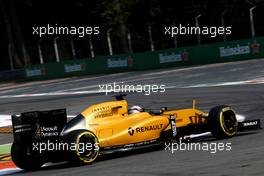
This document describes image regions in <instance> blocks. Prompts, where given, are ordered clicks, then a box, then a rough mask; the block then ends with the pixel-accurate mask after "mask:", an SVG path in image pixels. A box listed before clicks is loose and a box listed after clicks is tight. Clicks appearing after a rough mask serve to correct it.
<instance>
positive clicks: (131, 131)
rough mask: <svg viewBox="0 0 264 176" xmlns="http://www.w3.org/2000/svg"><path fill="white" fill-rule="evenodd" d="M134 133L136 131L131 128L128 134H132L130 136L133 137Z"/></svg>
mask: <svg viewBox="0 0 264 176" xmlns="http://www.w3.org/2000/svg"><path fill="white" fill-rule="evenodd" d="M134 131H135V130H134V129H133V128H131V127H129V128H128V134H130V136H133V134H134Z"/></svg>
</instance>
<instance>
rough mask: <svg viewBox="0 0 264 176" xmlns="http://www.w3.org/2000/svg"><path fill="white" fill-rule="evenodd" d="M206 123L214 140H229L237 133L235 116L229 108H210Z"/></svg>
mask: <svg viewBox="0 0 264 176" xmlns="http://www.w3.org/2000/svg"><path fill="white" fill-rule="evenodd" d="M208 122H209V126H210V129H211V132H212V134H213V136H214V137H215V138H216V139H225V138H230V137H233V136H234V135H235V134H236V133H237V128H238V123H237V119H236V114H235V112H234V110H233V109H232V108H231V107H230V106H227V105H221V106H216V107H214V108H212V109H211V110H210V112H209V119H208Z"/></svg>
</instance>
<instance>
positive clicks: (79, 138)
mask: <svg viewBox="0 0 264 176" xmlns="http://www.w3.org/2000/svg"><path fill="white" fill-rule="evenodd" d="M66 137H67V140H68V141H69V142H70V145H75V147H74V149H75V150H71V151H70V154H69V157H68V162H70V163H75V164H90V163H92V162H93V161H94V160H95V159H96V158H97V156H98V154H99V142H98V138H97V137H96V135H95V134H94V133H92V132H91V131H88V130H76V131H73V132H71V133H70V134H68V135H67V136H66Z"/></svg>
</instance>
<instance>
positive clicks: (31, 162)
mask: <svg viewBox="0 0 264 176" xmlns="http://www.w3.org/2000/svg"><path fill="white" fill-rule="evenodd" d="M11 157H12V160H13V162H14V163H15V165H16V166H17V167H19V168H21V169H25V170H37V169H39V168H40V167H41V166H42V165H43V162H42V161H41V160H40V159H39V158H38V157H36V156H35V155H34V154H32V153H30V152H29V151H28V147H26V146H25V145H23V144H19V143H17V142H13V144H12V146H11Z"/></svg>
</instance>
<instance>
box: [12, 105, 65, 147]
mask: <svg viewBox="0 0 264 176" xmlns="http://www.w3.org/2000/svg"><path fill="white" fill-rule="evenodd" d="M66 122H67V114H66V109H56V110H50V111H33V112H24V113H22V114H20V115H12V128H13V136H14V142H20V143H24V144H25V143H30V142H32V140H34V139H52V138H57V137H58V136H60V132H61V131H62V129H63V127H64V125H65V124H66Z"/></svg>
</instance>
